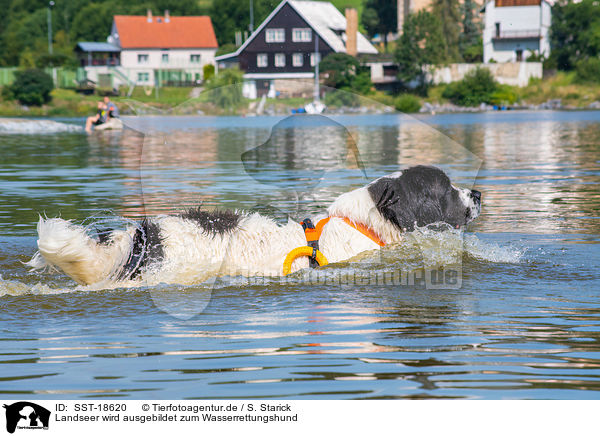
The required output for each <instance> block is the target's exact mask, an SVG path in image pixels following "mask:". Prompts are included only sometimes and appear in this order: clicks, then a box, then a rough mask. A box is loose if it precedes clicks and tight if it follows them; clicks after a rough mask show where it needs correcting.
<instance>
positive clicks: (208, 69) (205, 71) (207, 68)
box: [202, 64, 215, 81]
mask: <svg viewBox="0 0 600 436" xmlns="http://www.w3.org/2000/svg"><path fill="white" fill-rule="evenodd" d="M214 75H215V66H214V65H213V64H206V65H204V66H203V67H202V78H203V79H204V80H205V81H206V80H210V79H212V78H213V77H214Z"/></svg>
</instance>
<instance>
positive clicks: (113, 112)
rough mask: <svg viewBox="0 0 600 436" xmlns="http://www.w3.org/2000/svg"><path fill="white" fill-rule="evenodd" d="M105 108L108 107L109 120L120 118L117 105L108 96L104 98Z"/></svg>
mask: <svg viewBox="0 0 600 436" xmlns="http://www.w3.org/2000/svg"><path fill="white" fill-rule="evenodd" d="M104 106H106V110H107V112H108V118H119V108H118V107H117V105H116V104H114V103H113V102H112V101H110V98H108V96H105V97H104Z"/></svg>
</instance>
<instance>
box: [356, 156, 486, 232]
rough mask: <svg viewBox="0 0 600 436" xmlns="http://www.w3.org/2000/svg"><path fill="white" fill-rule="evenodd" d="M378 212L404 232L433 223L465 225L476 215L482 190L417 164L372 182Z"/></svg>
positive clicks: (373, 196)
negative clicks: (458, 186) (469, 186)
mask: <svg viewBox="0 0 600 436" xmlns="http://www.w3.org/2000/svg"><path fill="white" fill-rule="evenodd" d="M367 189H368V191H369V195H370V196H371V199H372V200H373V202H374V203H375V207H376V208H377V211H378V212H379V213H380V214H381V215H382V216H383V217H384V218H385V219H386V220H388V221H390V222H391V223H393V224H394V225H395V226H397V227H398V228H400V229H401V230H404V231H411V230H414V228H415V224H416V225H417V226H419V227H421V226H425V225H428V224H432V223H436V222H445V223H448V224H449V225H451V226H452V227H456V228H458V227H461V226H464V225H466V224H468V223H470V222H471V221H473V220H474V219H475V218H477V217H478V216H479V212H480V210H481V192H479V191H476V190H471V189H465V188H457V187H455V186H453V185H452V183H451V182H450V179H449V178H448V176H447V175H446V174H445V173H444V172H443V171H442V170H440V169H439V168H435V167H430V166H423V165H419V166H416V167H412V168H409V169H407V170H404V171H400V172H397V173H394V174H391V175H389V176H386V177H382V178H380V179H377V180H375V181H374V182H372V183H371V184H370V185H369V186H368V187H367Z"/></svg>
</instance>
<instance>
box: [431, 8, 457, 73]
mask: <svg viewBox="0 0 600 436" xmlns="http://www.w3.org/2000/svg"><path fill="white" fill-rule="evenodd" d="M432 12H433V14H434V15H436V16H437V18H438V20H439V22H440V24H441V31H442V35H443V37H444V40H445V42H446V43H445V44H444V53H445V57H446V59H447V60H448V61H450V62H460V61H461V56H460V51H459V38H460V34H461V13H460V8H459V4H458V0H433V4H432Z"/></svg>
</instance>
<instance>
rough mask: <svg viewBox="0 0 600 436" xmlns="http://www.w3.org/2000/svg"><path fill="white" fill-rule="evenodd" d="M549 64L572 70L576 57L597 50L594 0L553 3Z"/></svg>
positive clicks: (599, 29)
mask: <svg viewBox="0 0 600 436" xmlns="http://www.w3.org/2000/svg"><path fill="white" fill-rule="evenodd" d="M550 43H551V45H552V52H551V54H550V58H551V64H553V65H554V66H555V67H557V68H558V69H560V70H567V71H569V70H572V69H574V68H575V66H576V65H577V62H578V61H581V60H584V59H587V58H590V57H596V56H597V55H598V53H600V7H599V6H597V2H596V0H582V1H581V2H580V3H573V2H568V3H563V2H559V3H555V4H554V6H553V7H552V24H551V27H550Z"/></svg>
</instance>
